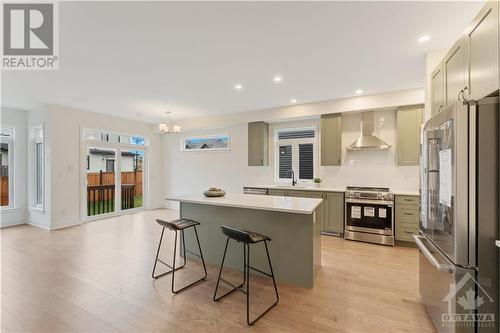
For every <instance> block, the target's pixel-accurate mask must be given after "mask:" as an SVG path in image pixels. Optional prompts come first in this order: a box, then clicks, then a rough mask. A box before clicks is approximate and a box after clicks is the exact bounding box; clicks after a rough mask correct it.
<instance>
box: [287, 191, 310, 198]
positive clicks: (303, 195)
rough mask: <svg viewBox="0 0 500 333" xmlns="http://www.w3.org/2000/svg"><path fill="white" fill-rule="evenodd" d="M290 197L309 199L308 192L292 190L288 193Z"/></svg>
mask: <svg viewBox="0 0 500 333" xmlns="http://www.w3.org/2000/svg"><path fill="white" fill-rule="evenodd" d="M288 196H289V197H299V198H307V192H306V191H296V190H290V191H289V192H288Z"/></svg>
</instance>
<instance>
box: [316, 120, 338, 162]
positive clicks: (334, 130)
mask: <svg viewBox="0 0 500 333" xmlns="http://www.w3.org/2000/svg"><path fill="white" fill-rule="evenodd" d="M320 136H321V165H325V166H328V165H341V164H342V116H341V115H340V114H339V113H336V114H326V115H322V116H321V128H320Z"/></svg>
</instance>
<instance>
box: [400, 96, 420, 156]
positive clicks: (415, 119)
mask: <svg viewBox="0 0 500 333" xmlns="http://www.w3.org/2000/svg"><path fill="white" fill-rule="evenodd" d="M422 122H423V107H422V106H414V107H408V108H401V109H398V110H397V111H396V163H397V165H403V166H407V165H418V164H419V156H420V126H421V125H422Z"/></svg>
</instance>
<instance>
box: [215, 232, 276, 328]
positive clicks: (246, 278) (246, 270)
mask: <svg viewBox="0 0 500 333" xmlns="http://www.w3.org/2000/svg"><path fill="white" fill-rule="evenodd" d="M221 229H222V233H223V234H224V235H226V236H227V240H226V247H225V248H224V255H223V256H222V263H221V266H220V271H219V277H218V278H217V285H216V287H215V292H214V298H213V299H214V302H217V301H219V300H220V299H221V298H223V297H225V296H227V295H229V294H231V293H232V292H234V291H236V290H238V291H241V292H243V293H244V294H246V295H247V324H248V325H250V326H252V325H253V324H255V323H256V322H257V320H259V319H260V318H262V317H263V316H264V315H265V314H266V313H268V312H269V310H271V309H272V308H273V307H275V306H276V305H277V304H278V302H279V299H280V298H279V295H278V288H277V287H276V281H275V280H274V273H273V266H272V264H271V258H270V257H269V250H268V248H267V242H268V241H271V238H269V237H268V236H266V235H262V234H258V233H256V232H251V231H246V230H238V229H235V228H232V227H228V226H225V225H223V226H221ZM229 239H233V240H235V241H237V242H238V243H243V262H244V265H243V283H241V284H240V285H238V286H235V285H233V284H232V283H230V282H228V281H226V280H224V279H223V278H222V277H221V274H222V268H223V267H224V259H225V258H226V252H227V245H228V243H229ZM260 242H264V246H265V247H266V254H267V261H268V262H269V269H270V270H271V273H267V272H263V271H261V270H259V269H257V268H254V267H252V266H250V245H251V244H256V243H260ZM250 269H251V270H254V271H256V272H258V273H260V274H263V275H266V276H268V277H270V278H272V279H273V285H274V292H275V293H276V301H275V302H274V303H273V304H272V305H271V306H270V307H268V308H267V309H266V310H265V311H264V312H262V313H261V314H260V315H259V316H258V317H257V318H255V319H254V320H252V321H250ZM219 281H223V282H225V283H227V284H228V285H230V286H231V287H233V289H231V290H229V291H228V292H226V293H225V294H224V295H222V296H219V297H217V290H218V289H219ZM245 284H246V290H244V289H243V288H242V287H243V286H244V285H245Z"/></svg>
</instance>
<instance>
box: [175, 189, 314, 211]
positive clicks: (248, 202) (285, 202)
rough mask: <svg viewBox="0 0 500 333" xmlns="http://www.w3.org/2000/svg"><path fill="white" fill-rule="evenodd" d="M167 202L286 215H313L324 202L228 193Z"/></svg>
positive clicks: (182, 198)
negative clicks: (273, 212) (266, 211)
mask: <svg viewBox="0 0 500 333" xmlns="http://www.w3.org/2000/svg"><path fill="white" fill-rule="evenodd" d="M166 200H170V201H179V202H186V203H196V204H202V205H212V206H225V207H236V208H247V209H259V210H270V211H277V212H286V213H297V214H312V213H313V212H314V211H315V210H316V208H317V207H318V206H319V205H320V204H321V202H322V201H323V200H322V199H314V198H296V197H278V196H267V195H257V194H241V193H226V195H225V196H223V197H219V198H209V197H205V196H204V195H203V194H202V193H196V194H188V195H181V196H173V197H168V198H166Z"/></svg>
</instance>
